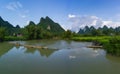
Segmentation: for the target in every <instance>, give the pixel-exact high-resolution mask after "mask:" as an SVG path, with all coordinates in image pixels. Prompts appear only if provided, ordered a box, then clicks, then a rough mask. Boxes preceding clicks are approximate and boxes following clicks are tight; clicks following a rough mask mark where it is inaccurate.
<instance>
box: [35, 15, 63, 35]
mask: <svg viewBox="0 0 120 74" xmlns="http://www.w3.org/2000/svg"><path fill="white" fill-rule="evenodd" d="M37 25H38V26H40V27H41V28H42V29H43V30H45V31H49V32H51V33H53V34H56V35H58V34H62V33H63V32H64V31H65V30H64V29H63V28H62V27H61V26H60V25H59V24H58V23H56V22H54V21H53V20H52V19H50V18H49V17H48V16H47V17H46V18H43V17H42V18H41V19H40V22H39V23H38V24H37Z"/></svg>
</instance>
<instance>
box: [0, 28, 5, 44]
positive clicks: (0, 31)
mask: <svg viewBox="0 0 120 74" xmlns="http://www.w3.org/2000/svg"><path fill="white" fill-rule="evenodd" d="M4 37H5V28H3V27H0V42H1V41H3V40H4Z"/></svg>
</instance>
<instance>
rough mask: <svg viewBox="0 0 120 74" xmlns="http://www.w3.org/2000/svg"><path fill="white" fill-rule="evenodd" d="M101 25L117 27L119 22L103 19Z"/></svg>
mask: <svg viewBox="0 0 120 74" xmlns="http://www.w3.org/2000/svg"><path fill="white" fill-rule="evenodd" d="M102 25H107V26H108V27H113V28H115V27H117V26H120V22H113V21H103V24H102Z"/></svg>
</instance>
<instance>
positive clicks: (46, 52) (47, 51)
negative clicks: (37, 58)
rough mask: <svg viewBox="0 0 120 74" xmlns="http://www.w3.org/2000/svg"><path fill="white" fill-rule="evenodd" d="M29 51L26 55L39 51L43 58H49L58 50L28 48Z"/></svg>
mask: <svg viewBox="0 0 120 74" xmlns="http://www.w3.org/2000/svg"><path fill="white" fill-rule="evenodd" d="M26 49H27V50H26V51H25V53H32V54H34V53H35V51H38V52H39V53H40V55H41V56H45V57H49V56H50V55H52V54H53V53H54V52H55V51H57V49H34V48H26Z"/></svg>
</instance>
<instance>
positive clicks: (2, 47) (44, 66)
mask: <svg viewBox="0 0 120 74" xmlns="http://www.w3.org/2000/svg"><path fill="white" fill-rule="evenodd" d="M13 42H16V41H13ZM17 42H19V43H21V44H29V45H35V46H46V47H48V48H50V49H33V48H25V47H24V46H14V45H12V44H9V43H8V42H4V43H0V74H120V57H114V56H110V55H108V54H106V51H105V50H103V49H93V48H87V47H86V46H89V45H91V44H92V43H91V42H75V41H69V40H68V41H67V40H39V41H38V40H34V41H17ZM54 48H55V49H54Z"/></svg>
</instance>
